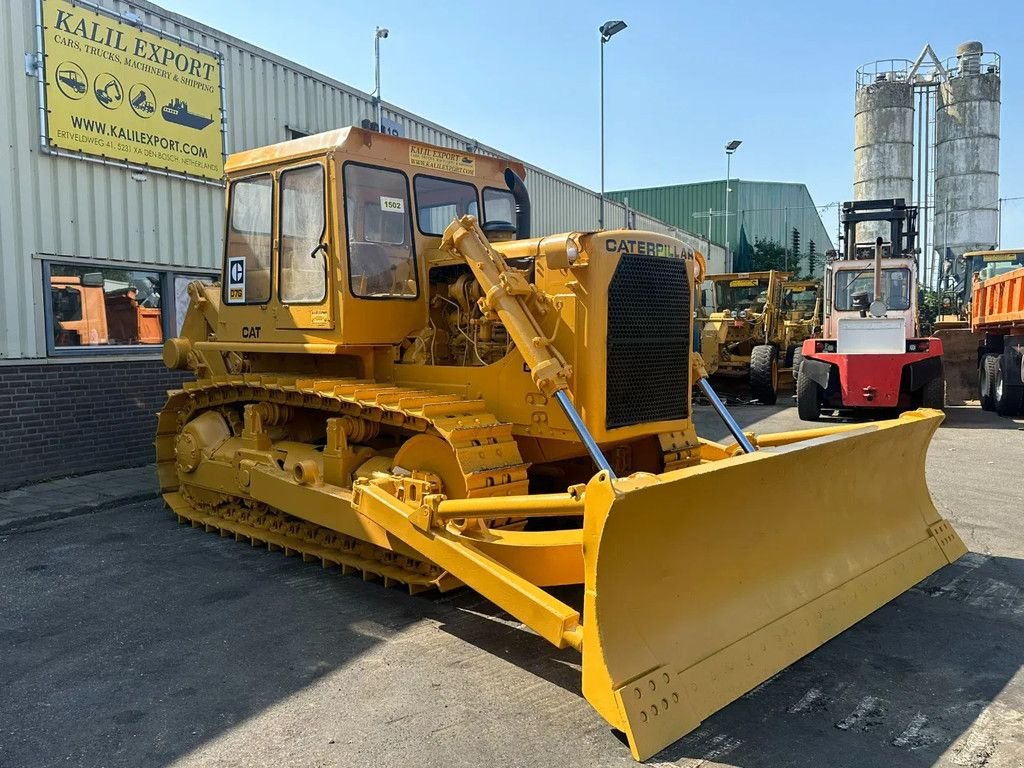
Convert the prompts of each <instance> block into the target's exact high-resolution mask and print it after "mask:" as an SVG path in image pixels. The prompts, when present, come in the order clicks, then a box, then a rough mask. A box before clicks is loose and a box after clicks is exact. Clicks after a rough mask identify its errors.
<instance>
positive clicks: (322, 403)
mask: <svg viewBox="0 0 1024 768" xmlns="http://www.w3.org/2000/svg"><path fill="white" fill-rule="evenodd" d="M251 403H271V404H277V405H285V406H290V407H296V408H303V409H307V410H316V411H321V412H322V413H323V414H324V417H325V418H331V417H337V416H351V417H354V418H359V419H363V420H365V421H369V422H375V423H377V424H379V425H380V426H381V428H383V429H388V430H392V431H399V432H403V433H412V434H432V435H436V436H438V437H440V438H442V439H443V440H445V441H446V442H447V443H448V444H449V445H450V446H451V448H452V450H453V452H454V454H455V457H456V459H457V461H458V464H459V467H460V468H461V470H462V472H463V475H464V479H465V482H466V487H467V495H468V496H469V497H471V498H479V497H489V496H512V495H518V494H525V493H527V492H528V489H527V476H526V471H527V468H528V466H529V465H528V464H526V463H525V462H524V461H523V460H522V457H521V456H520V454H519V447H518V445H517V444H516V441H515V439H514V437H513V436H512V425H511V424H509V423H506V422H502V421H500V420H499V419H498V418H497V417H496V416H494V414H492V413H489V412H487V410H486V406H485V404H484V401H482V400H474V399H467V398H463V397H460V396H459V395H454V394H445V393H439V392H435V391H430V390H423V389H415V388H412V387H400V386H394V385H391V384H381V383H375V382H371V381H364V380H358V379H347V378H333V379H301V378H293V377H281V376H268V375H248V374H247V375H239V376H226V377H215V378H214V379H212V380H209V381H192V382H186V383H185V385H184V388H183V389H180V390H172V391H170V392H169V393H168V399H167V403H166V404H165V406H164V408H163V410H161V411H160V414H159V416H158V426H157V436H156V459H157V477H158V480H159V482H160V491H161V493H162V494H163V496H164V500H165V501H166V502H167V504H168V506H169V507H170V508H171V509H172V511H173V512H174V514H175V515H176V516H177V518H178V520H179V522H186V521H187V522H189V523H191V524H192V526H193V527H202V528H204V529H205V530H207V531H209V532H219V533H220V535H221V536H231V535H233V536H234V537H235V539H236V540H248V541H249V542H251V543H252V544H253V546H257V545H262V544H265V545H266V546H267V548H268V549H270V550H280V551H282V552H284V553H285V554H286V555H291V554H301V555H302V558H303V560H306V561H311V560H319V561H320V562H321V563H322V564H323V565H324V567H331V566H340V567H341V570H342V572H344V573H352V572H359V573H361V574H362V576H363V578H364V580H378V579H379V580H382V581H383V583H384V585H385V586H392V585H394V584H403V585H406V586H407V587H408V589H409V591H410V593H415V592H420V591H423V590H426V589H431V588H437V589H439V590H441V591H445V590H447V589H451V588H453V587H455V586H458V585H459V583H460V582H458V581H457V580H456V579H455V578H454V577H452V576H451V575H450V574H448V573H447V572H445V571H443V570H442V569H440V568H438V567H437V566H436V565H434V564H432V563H429V562H427V561H421V560H415V559H413V558H408V557H405V556H403V555H400V554H397V553H395V552H392V551H390V550H388V549H385V548H383V547H378V546H376V545H374V544H370V543H367V542H364V541H361V540H359V539H355V538H353V537H350V536H346V535H344V534H341V533H338V532H336V531H333V530H331V529H329V528H325V527H323V526H319V525H315V524H313V523H309V522H306V521H305V520H302V519H300V518H298V517H295V516H293V515H289V514H287V513H285V512H283V511H280V510H276V509H273V508H270V507H268V506H266V505H264V504H260V503H257V502H254V501H252V500H251V499H246V498H244V497H241V496H232V495H228V494H224V495H222V499H223V500H222V501H221V502H220V503H218V504H216V505H214V504H209V503H202V502H200V501H198V500H197V499H195V498H193V496H192V495H190V494H189V492H188V484H187V481H183V480H182V478H181V476H179V473H178V469H177V467H176V463H175V462H176V455H175V439H176V437H177V435H178V434H179V432H180V431H181V429H182V428H183V427H184V426H185V425H186V424H188V422H189V421H190V420H191V419H192V418H194V417H195V416H197V415H199V414H200V413H202V412H204V411H207V410H210V409H216V408H221V407H223V406H227V405H247V404H251ZM236 426H237V425H236Z"/></svg>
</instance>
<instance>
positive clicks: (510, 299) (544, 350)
mask: <svg viewBox="0 0 1024 768" xmlns="http://www.w3.org/2000/svg"><path fill="white" fill-rule="evenodd" d="M441 248H442V250H446V251H448V252H449V253H451V254H452V255H453V256H455V257H456V258H461V259H463V260H464V261H465V262H466V264H468V265H469V268H470V269H471V270H472V272H473V276H474V277H475V278H476V279H477V281H478V282H479V283H480V286H481V288H483V291H484V295H483V297H482V298H481V299H480V309H481V310H482V311H483V312H485V313H488V314H492V315H497V317H498V319H499V320H500V321H501V322H502V324H503V325H504V326H505V328H506V330H507V331H508V333H509V335H510V336H511V337H512V340H513V341H514V342H515V344H516V348H517V349H518V350H519V353H520V354H521V355H522V356H523V359H524V360H525V361H526V364H527V365H528V366H529V367H530V373H531V375H532V377H533V381H534V383H535V384H536V385H537V389H539V390H540V391H541V393H542V394H544V395H545V396H547V397H554V398H555V400H557V401H558V404H559V405H560V406H561V408H562V410H563V411H564V412H565V415H566V417H567V418H568V419H569V422H570V423H571V424H572V428H573V430H574V431H575V432H576V435H577V437H579V439H580V442H582V443H583V445H584V447H585V448H586V449H587V453H589V454H590V458H591V459H592V460H593V461H594V464H596V465H597V468H598V470H599V471H601V472H607V473H608V477H609V479H611V480H615V479H616V478H615V473H614V472H613V471H612V467H611V464H609V463H608V459H607V458H605V455H604V453H602V452H601V448H600V446H599V445H598V444H597V441H596V440H594V437H593V435H591V434H590V430H588V429H587V426H586V424H584V423H583V419H582V418H580V415H579V412H578V411H577V410H576V408H575V407H574V406H573V404H572V401H571V400H569V394H568V392H567V391H566V390H567V389H568V388H569V379H570V378H571V377H572V367H571V366H570V365H568V364H567V363H566V361H565V358H564V357H562V355H561V354H560V353H559V351H558V350H557V349H556V348H555V346H554V344H553V343H552V341H551V340H550V339H548V338H546V337H545V335H544V332H543V331H542V330H541V328H540V324H539V323H538V322H537V319H536V318H535V317H534V314H533V312H531V311H530V306H529V305H530V303H536V302H538V301H542V300H544V297H543V295H542V294H540V293H539V292H538V291H537V289H536V286H534V285H532V284H531V283H530V282H529V281H528V280H527V279H526V275H525V274H524V273H522V272H520V271H519V270H514V269H510V268H509V266H508V264H506V263H505V259H504V258H503V257H502V255H501V254H500V253H498V252H497V251H496V250H494V248H492V247H491V244H490V243H489V242H488V240H487V237H486V235H484V233H483V231H482V230H481V229H480V224H479V223H478V222H477V220H476V217H474V216H463V217H462V218H460V219H455V220H454V221H452V223H451V224H449V225H448V227H447V228H446V229H445V231H444V238H443V239H442V241H441Z"/></svg>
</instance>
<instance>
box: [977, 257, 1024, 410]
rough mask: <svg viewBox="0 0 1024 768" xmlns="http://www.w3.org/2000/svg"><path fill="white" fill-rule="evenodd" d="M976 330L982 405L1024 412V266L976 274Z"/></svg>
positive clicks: (989, 268) (996, 266)
mask: <svg viewBox="0 0 1024 768" xmlns="http://www.w3.org/2000/svg"><path fill="white" fill-rule="evenodd" d="M970 309H971V332H972V333H974V334H978V335H980V336H981V343H980V344H979V345H978V397H979V399H980V400H981V407H982V408H984V409H985V410H989V411H995V412H996V413H998V414H999V415H1000V416H1020V415H1022V414H1024V362H1022V360H1024V356H1022V352H1024V267H1021V266H1018V265H1017V264H1013V263H1009V264H1006V263H1005V262H994V263H992V264H989V265H987V266H986V267H984V268H983V269H982V270H980V271H979V272H975V273H974V275H973V289H972V291H971V304H970Z"/></svg>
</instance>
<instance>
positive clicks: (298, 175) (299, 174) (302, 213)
mask: <svg viewBox="0 0 1024 768" xmlns="http://www.w3.org/2000/svg"><path fill="white" fill-rule="evenodd" d="M279 184H280V189H281V219H280V221H281V225H280V238H281V240H280V244H279V246H278V249H279V253H280V270H281V273H280V281H279V284H280V288H279V290H280V294H281V302H282V303H284V304H319V303H320V302H322V301H323V300H324V298H325V297H326V296H327V256H326V248H324V247H322V245H323V243H324V236H325V234H326V232H325V229H326V226H325V225H326V220H325V216H324V169H323V166H321V165H308V166H305V167H303V168H292V169H289V170H286V171H283V172H282V173H281V177H280V181H279Z"/></svg>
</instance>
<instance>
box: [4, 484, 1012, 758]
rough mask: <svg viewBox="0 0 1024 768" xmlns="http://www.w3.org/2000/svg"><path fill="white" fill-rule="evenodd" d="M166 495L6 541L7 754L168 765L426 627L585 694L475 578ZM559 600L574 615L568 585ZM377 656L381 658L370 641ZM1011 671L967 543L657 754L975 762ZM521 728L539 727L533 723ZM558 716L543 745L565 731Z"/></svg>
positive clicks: (999, 577)
mask: <svg viewBox="0 0 1024 768" xmlns="http://www.w3.org/2000/svg"><path fill="white" fill-rule="evenodd" d="M159 506H160V505H159V503H157V502H153V503H150V504H147V505H144V506H140V507H136V508H135V510H137V511H138V515H137V516H135V517H130V516H125V515H118V516H111V517H110V518H109V520H108V522H107V523H106V524H104V523H102V522H97V520H98V518H91V519H79V520H76V521H73V522H65V523H62V524H61V525H59V526H55V527H54V528H53V529H51V530H35V531H27V532H23V533H19V534H12V535H9V536H7V537H0V552H2V554H3V557H0V576H2V582H3V584H4V590H2V591H0V651H2V655H3V663H2V664H0V691H2V692H3V694H2V696H0V723H2V724H3V726H2V730H0V765H12V766H15V765H17V766H51V765H108V766H112V765H126V766H140V765H147V766H148V765H152V766H163V765H169V764H171V763H173V762H174V761H175V760H177V759H179V758H182V757H183V756H186V755H188V754H189V753H192V752H194V751H195V750H196V749H197V748H199V747H201V746H203V745H204V744H206V743H208V742H210V741H211V740H214V739H216V738H218V737H219V736H220V735H222V734H224V733H226V732H227V731H229V730H231V729H232V728H234V727H235V726H236V725H239V724H241V723H243V722H244V721H246V720H249V719H251V718H254V717H255V716H257V715H259V714H260V713H262V712H264V711H266V710H268V709H269V708H271V707H273V706H274V705H275V704H276V703H278V702H280V701H283V700H285V699H288V698H289V697H290V696H292V695H293V694H295V693H297V692H298V691H301V690H303V689H306V688H309V687H310V686H313V685H314V684H316V683H317V681H319V680H321V679H322V678H324V677H325V676H327V675H329V674H331V673H332V672H334V671H335V670H337V669H339V668H341V667H352V665H353V664H355V665H359V664H362V663H364V662H363V661H357V659H359V657H362V656H365V655H368V652H369V651H370V650H371V649H372V648H373V647H374V646H376V645H378V644H380V643H385V644H392V643H394V644H395V645H396V647H397V646H398V645H401V644H402V643H404V647H405V648H406V649H407V650H406V655H407V657H408V658H411V659H415V660H414V661H404V662H402V664H401V666H400V668H398V669H397V670H395V673H396V674H397V679H399V680H401V679H402V676H403V675H408V674H412V669H413V667H414V666H415V665H417V664H419V663H420V662H419V661H418V658H419V657H418V656H417V654H419V655H420V656H422V653H432V652H434V649H435V648H448V649H450V648H451V644H450V643H447V644H445V643H441V644H439V645H437V646H434V645H430V644H429V643H428V644H426V645H423V646H422V647H423V651H422V652H420V651H417V650H416V649H417V648H420V647H421V646H420V645H417V644H416V643H415V642H412V640H411V635H410V633H412V634H413V635H415V633H416V632H419V633H420V635H419V636H420V637H421V636H422V633H423V632H424V630H430V631H433V625H434V624H435V623H436V624H437V625H439V627H440V629H441V630H443V633H446V634H448V635H451V636H454V637H456V638H459V639H460V640H462V641H465V642H466V643H468V644H470V645H472V646H475V647H476V648H478V649H480V650H482V651H484V652H486V654H490V655H491V656H493V657H495V658H494V659H488V658H486V657H484V658H483V659H482V660H481V662H480V663H481V664H482V665H483V668H486V669H490V670H496V669H500V667H501V663H500V662H501V660H505V661H508V662H510V663H512V664H513V665H515V666H516V667H518V668H520V669H522V670H525V671H527V672H529V673H530V674H531V675H534V676H536V677H537V678H539V679H542V680H544V681H547V682H548V683H550V684H552V685H554V686H557V687H558V688H561V689H565V690H568V691H571V692H573V694H574V695H575V696H578V697H579V702H578V706H579V707H580V708H587V707H588V705H587V704H586V703H585V701H584V700H583V699H582V697H581V696H580V693H579V690H580V673H579V662H580V658H579V656H578V654H576V653H575V652H572V651H570V650H563V651H556V650H554V649H552V648H551V647H550V646H548V645H547V643H545V642H544V641H543V640H541V639H540V638H539V637H538V636H536V635H533V634H532V633H529V632H526V631H523V630H522V629H520V628H519V625H518V622H514V621H513V620H511V619H510V617H508V616H507V615H505V614H504V613H502V612H501V611H500V610H498V609H497V608H496V607H494V606H493V605H492V604H490V603H489V602H487V601H486V600H483V599H482V598H480V597H479V596H478V595H476V594H475V593H472V592H470V591H469V590H462V591H460V592H456V593H450V594H448V595H441V596H435V597H432V598H429V599H423V598H409V597H407V596H404V595H402V594H400V593H399V592H398V591H396V590H385V589H383V588H381V587H380V586H379V585H373V584H363V583H362V582H361V581H359V580H358V579H356V578H353V577H348V578H344V577H341V576H339V575H337V574H336V573H324V572H322V571H321V570H320V569H319V568H317V567H316V566H313V565H303V564H302V563H301V562H299V561H297V559H287V558H285V557H283V556H281V555H280V554H275V555H268V554H267V553H266V552H265V551H261V550H259V549H256V550H251V549H249V548H247V547H246V546H244V545H243V544H240V543H233V542H223V541H221V540H220V539H219V538H218V537H216V536H213V535H210V534H206V533H202V532H200V531H197V530H192V529H188V528H184V527H181V528H175V526H174V523H173V522H171V521H170V520H168V519H167V518H166V517H164V516H165V515H166V513H165V512H163V511H160V509H159ZM99 517H102V516H99ZM155 520H159V522H154V521H155ZM112 521H120V523H121V528H120V529H117V528H114V527H113V525H112V524H111V522H112ZM28 537H36V539H35V542H36V543H35V545H33V546H31V547H30V546H27V544H26V542H27V541H28ZM557 594H558V596H559V597H560V598H562V599H564V600H566V601H567V602H569V603H570V604H574V605H577V606H578V604H579V600H580V597H581V593H580V591H579V589H578V588H576V589H564V590H558V591H557ZM372 655H373V656H374V657H375V661H374V662H373V664H380V663H381V661H380V658H379V657H380V653H379V652H378V653H376V654H372ZM461 655H462V654H461V653H460V658H451V657H446V658H438V659H425V660H423V661H422V663H423V664H430V665H431V666H432V669H433V671H431V672H430V673H429V674H430V675H431V676H432V677H437V675H438V674H442V675H447V676H453V675H454V676H458V675H467V676H470V678H472V676H473V675H474V672H472V671H467V670H466V669H465V668H464V667H463V661H462V659H461ZM396 658H398V659H399V660H401V659H402V657H401V656H400V655H399V656H398V657H396ZM385 663H387V661H385ZM1022 664H1024V561H1022V560H1017V559H1012V558H1002V557H987V556H984V555H976V554H971V555H968V556H966V557H965V558H963V559H962V560H961V561H959V562H958V563H957V564H954V565H951V566H948V567H947V568H945V569H943V570H942V571H940V572H939V573H937V574H934V575H933V576H932V577H930V578H929V579H927V580H926V581H924V582H922V583H921V584H919V585H918V586H917V587H915V588H913V589H911V590H910V591H909V592H907V593H906V594H904V595H902V596H901V597H899V598H898V599H897V600H895V601H893V602H892V603H890V604H888V605H886V606H884V607H883V608H881V609H880V610H878V611H877V612H875V613H874V614H872V615H871V616H869V617H868V618H867V619H865V620H864V621H862V622H860V623H859V624H857V625H856V626H855V627H853V628H851V629H850V630H848V631H847V632H845V633H843V634H842V635H841V636H839V637H838V638H836V639H834V640H832V641H831V642H829V643H828V644H826V645H825V646H823V647H822V648H820V649H818V650H817V651H815V652H814V653H812V654H811V655H809V656H807V657H805V658H804V659H802V660H800V661H799V662H797V663H796V664H794V665H792V666H791V667H790V668H789V669H787V670H785V671H784V672H782V673H781V674H779V675H778V676H776V677H775V678H773V679H772V680H770V681H768V682H767V683H766V684H764V685H762V686H761V687H759V688H757V689H755V690H754V691H752V692H750V693H748V694H747V695H745V696H744V697H742V698H740V699H739V700H737V701H736V702H734V703H732V704H730V705H729V706H728V707H726V708H725V709H724V710H722V711H721V712H719V713H717V714H715V715H714V716H712V717H711V718H709V719H708V720H707V721H706V722H705V723H704V724H702V725H701V726H700V728H698V729H697V730H696V731H694V732H693V733H691V734H690V735H688V736H687V737H685V738H684V739H682V740H681V741H679V742H677V743H676V744H674V745H672V746H671V747H669V748H668V749H667V750H665V751H663V752H662V753H661V754H660V755H658V756H657V757H656V758H655V761H657V762H665V761H673V762H674V761H679V760H684V759H691V758H692V759H696V760H709V761H711V760H713V761H720V762H723V763H725V764H728V765H735V766H743V767H744V768H769V767H771V768H775V767H776V766H780V765H831V766H878V767H879V768H881V767H882V766H890V765H922V766H923V765H932V764H933V763H935V762H936V761H937V760H939V758H940V756H941V755H943V754H944V753H946V752H950V754H953V755H954V756H955V764H957V765H967V766H974V767H975V768H980V766H982V765H985V764H986V762H985V761H986V760H989V758H992V756H993V755H996V756H998V755H1000V754H1007V750H1012V749H1016V750H1019V751H1018V752H1016V753H1014V754H1015V755H1016V758H1017V760H1018V762H1019V761H1020V760H1021V759H1022V758H1024V744H1022V743H1021V741H1020V740H1021V739H1022V738H1024V736H1022V735H1021V734H1022V733H1024V716H1022V715H1021V714H1020V712H1019V711H1018V709H1019V708H1020V705H1019V702H1020V701H1021V699H1022V695H1021V691H1019V690H1011V691H1010V692H1009V693H1008V694H1004V695H1003V696H1002V697H1001V698H1000V699H996V697H997V696H999V695H1000V692H1001V691H1003V689H1004V688H1005V687H1006V686H1007V683H1008V682H1009V681H1010V680H1011V678H1013V677H1014V675H1016V674H1017V673H1018V671H1019V670H1020V669H1021V666H1022ZM406 665H411V666H408V668H406ZM449 668H450V669H449ZM372 670H373V665H372V664H371V665H370V667H369V668H368V670H367V671H364V670H363V669H362V668H361V667H358V666H357V667H355V668H354V669H353V670H352V671H350V672H349V673H348V678H347V679H348V680H349V681H350V684H355V685H359V686H360V687H361V688H362V690H360V691H359V696H361V697H362V700H363V701H365V700H367V699H368V700H369V701H373V700H374V698H375V697H378V696H380V697H388V696H391V695H392V693H391V692H390V691H389V690H387V689H381V690H378V689H377V688H375V687H374V686H375V685H376V683H375V680H377V679H379V678H375V676H374V674H375V673H374V672H373V671H372ZM460 670H461V671H460ZM476 674H481V673H479V672H477V673H476ZM488 674H490V673H488ZM467 682H468V684H470V685H473V681H472V679H470V680H469V681H467ZM396 693H397V692H396ZM488 695H493V696H495V697H501V696H502V695H503V694H502V692H501V691H500V690H493V691H491V692H490V694H488ZM337 696H338V697H344V696H345V694H344V693H343V692H341V693H338V694H337ZM1007 696H1009V702H1010V703H1009V704H1001V703H1000V701H1002V700H1003V699H1006V697H1007ZM332 700H334V701H337V700H335V699H334V698H333V694H332V695H331V696H328V698H327V699H326V701H327V702H330V701H332ZM993 700H996V704H995V705H992V706H990V704H991V702H993ZM1014 700H1016V701H1017V702H1018V705H1017V706H1018V709H1014V708H1013V706H1011V705H1012V703H1013V701H1014ZM307 706H308V705H307ZM483 717H484V718H485V719H486V715H483ZM594 717H595V718H596V715H594ZM1014 717H1016V718H1018V719H1017V720H1013V719H1012V718H1014ZM248 727H253V726H251V725H250V726H248ZM533 727H534V728H540V729H543V728H544V727H545V726H544V724H543V717H541V723H540V724H539V725H538V724H536V723H534V725H533ZM552 728H553V729H555V730H554V731H553V733H552V734H551V735H550V736H547V735H544V734H540V736H539V737H542V738H544V739H547V738H554V739H563V738H569V736H568V735H565V734H562V735H559V733H560V732H559V731H558V730H557V726H556V725H552ZM599 731H600V729H599V728H598V732H599ZM408 738H415V737H413V736H409V737H408ZM1015 739H1016V741H1015ZM595 749H598V750H600V752H599V754H602V755H604V756H605V759H606V760H607V761H608V764H611V763H612V762H615V763H618V762H619V760H620V759H621V764H622V765H627V764H628V763H629V757H628V752H627V751H626V750H625V748H624V747H620V745H619V744H618V742H617V741H616V740H615V739H614V738H613V737H612V736H611V734H609V736H608V739H607V742H606V743H602V744H598V745H597V746H596V747H595ZM986 755H987V757H986ZM1010 759H1012V758H1010ZM538 764H543V761H541V763H538ZM950 764H953V763H950ZM989 764H990V765H1002V763H999V762H997V761H995V760H994V759H993V760H992V762H991V763H989ZM1006 764H1015V763H1010V762H1008V763H1006Z"/></svg>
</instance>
